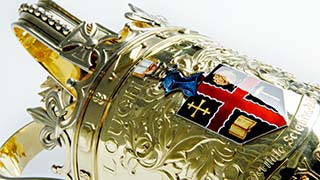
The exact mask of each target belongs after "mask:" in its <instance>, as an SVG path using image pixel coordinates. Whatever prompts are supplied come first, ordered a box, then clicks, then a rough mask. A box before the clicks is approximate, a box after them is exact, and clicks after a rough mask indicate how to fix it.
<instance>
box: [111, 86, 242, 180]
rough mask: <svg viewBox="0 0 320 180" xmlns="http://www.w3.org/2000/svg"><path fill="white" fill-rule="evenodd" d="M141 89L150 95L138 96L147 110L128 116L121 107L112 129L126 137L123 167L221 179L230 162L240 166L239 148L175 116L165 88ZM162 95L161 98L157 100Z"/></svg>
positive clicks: (172, 176)
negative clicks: (237, 157) (237, 156)
mask: <svg viewBox="0 0 320 180" xmlns="http://www.w3.org/2000/svg"><path fill="white" fill-rule="evenodd" d="M139 88H140V90H139V92H140V93H144V94H145V95H146V96H143V97H140V98H139V97H138V98H137V99H136V102H137V103H139V104H145V105H146V107H144V108H143V109H144V111H143V112H141V114H137V113H134V114H133V112H132V111H131V112H130V114H125V115H124V113H123V112H124V109H123V108H118V112H119V115H118V116H116V117H114V124H113V125H112V126H111V128H110V130H109V132H108V134H109V135H110V136H109V138H111V139H112V137H115V138H114V139H118V141H122V140H119V137H123V138H124V141H125V142H126V143H125V144H126V146H125V149H124V156H122V157H121V159H120V160H119V161H120V164H121V165H122V166H123V168H125V169H128V170H129V172H130V173H131V174H132V175H135V173H136V172H137V171H136V168H138V167H142V168H144V169H146V170H148V171H156V172H158V173H160V174H161V175H162V176H163V178H164V179H170V180H174V179H208V180H209V179H215V178H221V177H222V176H223V175H222V174H221V173H220V174H219V173H218V174H219V175H217V172H220V171H221V169H223V168H226V167H227V165H230V166H232V165H233V166H234V167H237V165H236V164H231V161H232V160H233V158H234V155H235V149H232V148H229V147H228V143H227V142H224V141H222V140H220V139H219V138H216V137H210V136H205V135H204V133H203V131H204V130H203V129H201V128H191V125H190V124H189V123H187V122H186V121H184V120H182V119H180V118H178V117H177V116H176V115H175V112H176V109H175V108H176V107H178V105H177V104H176V103H175V102H172V101H171V98H168V99H163V90H162V89H160V88H157V85H156V84H153V83H150V84H148V85H146V86H145V87H139ZM145 92H148V93H145ZM160 98H161V101H157V100H156V99H160ZM172 98H173V99H178V98H182V95H181V94H174V95H173V97H172ZM151 99H152V100H153V101H150V100H151ZM120 102H122V101H120ZM142 102H144V103H142ZM136 105H137V104H134V105H131V106H130V107H131V108H134V106H136ZM119 106H122V104H121V103H120V104H119ZM119 110H120V111H119ZM127 117H130V118H127ZM115 121H116V122H115ZM116 124H117V125H116ZM119 125H120V126H121V127H119ZM115 127H118V128H115ZM120 129H121V130H120ZM114 139H113V141H112V143H110V142H109V141H108V147H107V150H109V151H110V148H112V153H115V151H116V150H118V149H117V148H115V147H116V146H114V145H115V144H118V142H116V141H115V140H114ZM111 145H113V146H111ZM117 147H118V146H117ZM200 154H210V156H200ZM237 173H238V172H237Z"/></svg>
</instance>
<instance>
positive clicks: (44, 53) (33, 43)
mask: <svg viewBox="0 0 320 180" xmlns="http://www.w3.org/2000/svg"><path fill="white" fill-rule="evenodd" d="M14 31H15V34H16V36H17V37H18V39H19V41H20V42H21V44H22V45H23V46H24V47H25V48H26V49H27V51H28V52H29V53H30V54H31V55H32V56H33V57H34V58H35V59H37V61H38V62H39V63H40V64H41V65H42V66H43V67H44V68H45V69H46V70H47V71H48V72H49V73H50V74H51V75H52V76H53V77H54V78H55V79H56V80H57V81H58V82H59V83H60V84H62V85H63V87H64V88H65V89H67V90H68V91H69V92H70V93H72V94H73V95H74V96H76V92H75V91H74V89H72V88H70V87H69V86H68V85H67V81H68V79H70V78H71V79H74V80H77V81H80V80H82V79H84V78H86V75H87V73H85V72H83V71H82V70H81V69H80V68H79V67H77V66H75V65H74V64H72V63H71V62H69V61H67V60H65V59H63V58H62V57H61V56H59V54H57V53H56V52H54V51H53V50H51V49H50V48H48V47H47V46H46V45H44V44H43V43H42V42H40V41H39V40H37V39H36V38H34V37H33V36H31V35H30V34H29V33H27V32H26V31H24V30H22V29H20V28H17V27H16V28H14Z"/></svg>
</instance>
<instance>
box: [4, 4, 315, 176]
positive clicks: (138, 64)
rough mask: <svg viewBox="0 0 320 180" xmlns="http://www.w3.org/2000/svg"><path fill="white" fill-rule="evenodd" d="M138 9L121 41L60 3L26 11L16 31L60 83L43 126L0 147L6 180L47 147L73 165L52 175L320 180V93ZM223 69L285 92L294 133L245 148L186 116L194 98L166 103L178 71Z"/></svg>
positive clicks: (49, 91)
mask: <svg viewBox="0 0 320 180" xmlns="http://www.w3.org/2000/svg"><path fill="white" fill-rule="evenodd" d="M130 8H131V12H128V13H126V17H127V18H128V19H129V20H130V22H128V23H127V24H126V25H125V26H124V28H123V29H122V30H121V31H120V33H119V34H116V33H114V32H113V31H111V30H109V29H107V28H105V27H103V26H101V25H99V24H97V23H87V22H81V20H79V19H77V18H75V17H74V16H72V15H71V14H70V13H68V12H67V11H65V10H64V9H62V8H61V7H60V6H58V5H57V4H55V3H54V2H52V1H46V0H41V1H39V2H38V3H37V4H35V5H29V4H23V5H22V6H21V8H20V16H21V18H20V19H19V21H18V22H16V23H15V24H14V30H15V33H16V35H17V37H18V38H19V40H20V42H21V43H22V45H23V46H24V47H25V48H26V49H27V50H28V51H29V52H30V53H31V55H32V56H33V57H35V58H36V59H37V61H38V62H39V63H40V64H41V65H42V66H43V67H44V68H45V69H46V70H47V71H48V72H49V74H50V75H51V76H52V77H49V78H48V79H47V80H46V81H45V83H44V84H43V85H42V88H44V90H43V91H42V92H41V93H40V95H41V96H42V101H43V103H44V106H43V107H37V108H32V109H28V112H29V113H30V114H31V116H32V118H33V119H34V121H35V122H33V123H32V124H30V125H28V126H27V127H25V128H24V129H22V130H21V131H19V132H18V133H17V134H16V135H14V136H13V137H12V138H11V139H9V140H8V142H7V143H5V144H4V146H3V147H2V148H1V149H0V174H1V175H3V176H19V175H20V174H21V171H22V169H23V168H24V167H25V165H26V164H27V162H29V161H30V160H31V159H32V158H33V157H34V156H35V155H36V154H38V153H39V152H40V151H42V150H43V149H52V148H55V147H56V146H65V147H66V162H65V164H64V165H63V166H61V165H53V170H54V172H55V173H57V174H59V175H61V176H64V178H65V179H68V180H105V179H107V180H108V179H112V180H128V179H131V180H149V179H154V180H158V179H159V180H217V179H224V180H234V179H248V180H251V179H252V180H260V179H285V178H289V179H290V178H291V179H308V178H309V179H319V178H320V176H319V173H320V169H319V167H320V155H319V154H320V133H319V132H320V129H319V127H320V121H319V114H320V105H319V102H320V91H319V88H318V87H315V86H313V85H310V84H306V83H301V82H299V81H297V80H296V79H295V78H294V76H293V75H291V74H289V73H286V72H284V71H282V70H280V69H278V68H275V67H272V66H270V65H266V64H263V63H260V62H258V61H256V60H252V59H249V58H248V57H246V56H244V55H240V54H239V53H237V52H236V51H234V50H231V49H226V48H224V47H222V46H221V45H219V44H218V43H216V42H213V41H211V40H210V39H209V38H208V37H206V36H202V35H199V34H198V33H196V32H193V31H190V30H188V29H185V28H182V27H174V26H170V25H169V24H168V22H167V21H166V19H165V18H163V17H161V16H155V15H152V14H148V13H146V12H145V11H143V10H141V9H140V8H138V7H135V6H133V5H130ZM44 32H46V33H44ZM48 34H49V35H48ZM147 61H150V62H147ZM219 64H224V65H227V66H230V67H232V68H234V69H236V70H238V71H241V72H244V73H247V74H250V75H252V76H254V77H257V78H259V79H260V80H263V81H264V82H267V83H270V84H272V85H274V86H277V87H279V88H281V89H282V90H283V92H284V96H285V97H284V99H285V108H286V112H285V113H286V114H287V116H288V118H287V119H286V120H287V122H288V126H286V127H284V128H282V129H278V130H276V131H273V132H270V133H267V134H264V135H262V136H260V137H257V138H256V139H254V140H252V141H250V142H248V143H246V144H238V143H235V142H234V141H232V140H229V139H227V138H225V137H223V136H221V135H219V134H217V133H214V132H213V131H211V130H209V129H207V128H205V127H201V126H199V125H197V124H195V123H193V122H191V121H189V120H187V119H184V118H182V117H180V116H178V115H177V114H176V113H177V111H178V110H179V108H180V107H181V106H182V105H183V104H184V103H185V101H186V99H187V97H186V96H185V95H184V94H183V93H182V92H181V91H178V90H177V91H174V92H173V93H170V94H168V95H165V90H164V88H163V87H162V83H161V79H162V78H163V77H165V76H166V73H167V72H168V71H169V70H170V69H172V68H176V69H177V70H178V71H179V72H181V74H183V75H184V76H185V77H190V76H191V75H193V74H195V73H199V72H203V73H204V74H208V73H209V72H211V71H212V70H213V69H214V68H215V67H217V66H218V65H219ZM212 80H213V81H215V82H216V83H217V84H219V85H227V84H229V81H231V80H228V79H226V78H225V77H224V76H223V75H220V76H219V75H217V76H215V77H214V78H213V79H212ZM69 92H71V93H69ZM205 102H206V101H205V100H204V99H203V100H202V101H201V102H200V104H195V103H192V102H191V103H189V104H188V107H189V110H190V112H191V111H192V113H191V117H195V116H196V115H197V116H201V115H203V114H204V115H205V114H210V113H213V112H211V111H210V108H203V107H202V104H203V103H205ZM254 126H256V123H255V122H254V121H252V120H251V119H249V118H246V117H244V116H240V117H239V118H238V119H237V120H236V121H235V123H234V124H233V125H232V126H231V128H230V129H229V133H230V134H232V135H235V136H237V137H238V138H240V139H244V138H245V137H246V134H247V133H249V132H250V129H251V128H252V127H254ZM39 137H40V140H39ZM31 142H32V143H34V144H35V146H34V147H31V148H30V147H27V146H26V144H28V143H31ZM1 178H3V179H9V178H7V177H2V176H0V179H1ZM37 179H45V178H37Z"/></svg>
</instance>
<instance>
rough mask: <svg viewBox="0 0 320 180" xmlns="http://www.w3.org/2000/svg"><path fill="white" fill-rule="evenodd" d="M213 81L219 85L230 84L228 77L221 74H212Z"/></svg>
mask: <svg viewBox="0 0 320 180" xmlns="http://www.w3.org/2000/svg"><path fill="white" fill-rule="evenodd" d="M213 82H215V83H216V84H218V85H221V86H226V85H229V84H230V82H229V81H228V79H227V78H226V77H224V76H223V75H221V74H214V75H213Z"/></svg>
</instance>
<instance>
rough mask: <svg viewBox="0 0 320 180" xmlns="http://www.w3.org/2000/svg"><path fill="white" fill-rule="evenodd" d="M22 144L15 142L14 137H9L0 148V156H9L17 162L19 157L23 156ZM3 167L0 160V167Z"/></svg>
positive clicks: (24, 154)
mask: <svg viewBox="0 0 320 180" xmlns="http://www.w3.org/2000/svg"><path fill="white" fill-rule="evenodd" d="M25 156H26V153H25V152H24V148H23V146H21V145H20V144H18V143H17V140H16V138H15V137H13V138H10V139H9V141H8V142H6V144H5V145H4V146H3V147H2V148H1V149H0V158H9V159H10V160H11V161H13V162H15V163H19V158H22V157H25ZM3 167H5V166H4V164H3V163H2V162H0V168H3Z"/></svg>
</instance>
